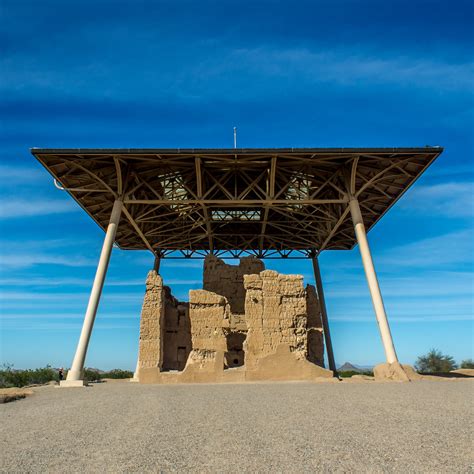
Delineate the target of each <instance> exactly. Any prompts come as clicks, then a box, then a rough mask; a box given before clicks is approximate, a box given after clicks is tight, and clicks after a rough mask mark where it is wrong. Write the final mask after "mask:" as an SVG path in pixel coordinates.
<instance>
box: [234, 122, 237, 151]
mask: <svg viewBox="0 0 474 474" xmlns="http://www.w3.org/2000/svg"><path fill="white" fill-rule="evenodd" d="M234 148H237V127H234Z"/></svg>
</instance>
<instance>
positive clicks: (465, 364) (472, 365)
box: [461, 359, 474, 369]
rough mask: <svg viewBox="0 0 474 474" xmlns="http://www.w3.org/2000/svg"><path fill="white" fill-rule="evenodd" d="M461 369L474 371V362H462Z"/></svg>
mask: <svg viewBox="0 0 474 474" xmlns="http://www.w3.org/2000/svg"><path fill="white" fill-rule="evenodd" d="M461 369H474V360H472V359H466V360H463V361H462V362H461Z"/></svg>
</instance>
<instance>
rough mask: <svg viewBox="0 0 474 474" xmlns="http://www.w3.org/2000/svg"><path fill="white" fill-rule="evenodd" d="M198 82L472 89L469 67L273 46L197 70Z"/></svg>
mask: <svg viewBox="0 0 474 474" xmlns="http://www.w3.org/2000/svg"><path fill="white" fill-rule="evenodd" d="M199 68H200V72H201V75H200V76H199V77H200V78H201V80H202V78H206V77H207V78H214V77H215V76H218V75H222V74H226V73H229V74H230V73H231V72H233V73H237V74H235V75H236V76H238V75H239V74H238V73H242V74H243V77H244V78H247V79H248V78H249V76H252V77H254V78H256V77H257V76H260V78H262V77H266V78H268V79H269V78H271V77H272V78H274V79H278V78H280V79H286V80H289V79H291V80H293V79H295V78H298V83H299V84H304V85H308V84H311V83H312V84H316V83H331V84H339V85H343V86H360V85H361V84H365V85H369V84H371V85H395V86H397V87H400V86H401V87H403V86H409V87H418V88H429V89H436V90H446V91H448V90H469V91H472V90H473V88H474V86H473V84H474V81H473V79H474V62H454V61H453V62H447V61H442V60H436V59H433V58H432V57H430V58H428V57H415V56H406V55H387V54H378V55H376V54H374V53H371V54H364V53H363V52H361V51H360V49H359V50H351V49H349V48H344V49H334V50H327V49H325V50H317V49H309V48H292V49H281V48H272V47H266V46H262V47H258V48H241V49H235V50H233V51H230V52H229V53H228V55H227V56H226V57H219V58H218V61H217V58H210V59H209V60H207V61H203V62H202V63H201V65H200V66H199Z"/></svg>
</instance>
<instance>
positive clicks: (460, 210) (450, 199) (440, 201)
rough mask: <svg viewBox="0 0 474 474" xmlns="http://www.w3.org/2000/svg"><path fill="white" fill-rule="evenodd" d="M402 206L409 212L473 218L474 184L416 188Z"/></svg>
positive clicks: (450, 184) (463, 183)
mask: <svg viewBox="0 0 474 474" xmlns="http://www.w3.org/2000/svg"><path fill="white" fill-rule="evenodd" d="M400 204H401V206H402V207H403V208H404V209H405V210H407V211H408V212H422V213H423V214H425V215H438V216H443V217H473V216H474V183H473V182H448V183H440V184H434V185H431V186H415V187H414V188H413V189H412V190H411V191H410V192H409V193H408V195H407V196H406V198H405V199H403V200H402V201H401V202H400Z"/></svg>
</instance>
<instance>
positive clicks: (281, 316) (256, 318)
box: [244, 270, 307, 366]
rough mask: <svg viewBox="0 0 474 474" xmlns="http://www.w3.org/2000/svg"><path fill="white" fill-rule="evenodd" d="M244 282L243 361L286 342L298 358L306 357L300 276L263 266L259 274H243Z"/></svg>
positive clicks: (264, 354) (273, 349)
mask: <svg viewBox="0 0 474 474" xmlns="http://www.w3.org/2000/svg"><path fill="white" fill-rule="evenodd" d="M244 286H245V289H246V299H245V318H246V322H247V327H248V332H247V339H246V341H245V351H246V353H245V361H246V365H247V364H249V365H250V366H251V365H252V364H254V363H255V362H256V360H258V359H261V358H263V357H265V356H267V355H269V354H273V353H275V352H276V350H277V348H278V346H280V345H285V346H288V348H289V350H290V352H293V353H294V354H295V355H296V356H297V357H298V358H302V359H303V358H305V357H306V348H307V332H306V325H307V315H306V292H305V289H304V287H303V277H302V276H300V275H280V274H279V273H277V272H275V271H273V270H265V271H263V272H261V273H260V274H259V275H245V277H244Z"/></svg>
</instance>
